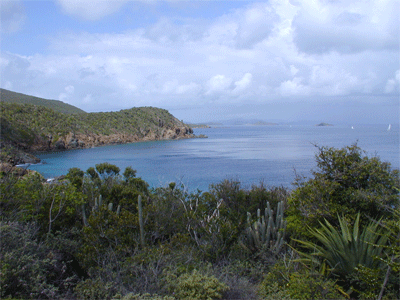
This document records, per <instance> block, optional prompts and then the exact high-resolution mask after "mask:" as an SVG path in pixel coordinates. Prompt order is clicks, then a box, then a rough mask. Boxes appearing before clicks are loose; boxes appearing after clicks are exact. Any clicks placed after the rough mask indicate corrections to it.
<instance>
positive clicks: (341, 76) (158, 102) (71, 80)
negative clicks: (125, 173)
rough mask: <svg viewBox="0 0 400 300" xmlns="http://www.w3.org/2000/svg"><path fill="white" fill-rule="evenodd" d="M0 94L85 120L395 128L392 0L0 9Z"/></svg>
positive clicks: (152, 1)
mask: <svg viewBox="0 0 400 300" xmlns="http://www.w3.org/2000/svg"><path fill="white" fill-rule="evenodd" d="M0 5H1V6H0V9H1V19H0V20H1V36H0V38H1V44H0V49H1V53H0V70H1V87H2V88H6V89H9V90H12V91H16V92H20V93H25V94H29V95H34V96H38V97H43V98H46V99H56V100H61V101H64V102H66V103H69V104H72V105H75V106H77V107H80V108H82V109H84V110H85V111H88V112H91V111H110V110H112V111H115V110H120V109H125V108H130V107H133V106H156V107H162V108H165V109H168V110H169V111H170V112H171V113H173V114H174V115H175V116H176V117H178V118H179V119H183V120H184V121H187V122H202V121H213V120H224V119H235V118H244V119H260V120H266V121H268V120H282V121H298V120H315V121H325V122H330V123H334V124H335V123H336V124H337V123H354V122H357V123H398V122H399V95H400V92H399V89H400V61H399V26H400V23H399V19H400V16H399V11H400V9H399V6H400V5H399V1H397V0H392V1H390V0H379V1H378V0H376V1H374V0H371V1H347V0H346V1H344V0H343V1H327V0H321V1H316V0H303V1H297V0H273V1H212V0H210V1H183V0H180V1H179V0H170V1H157V0H147V1H146V0H142V1H84V0H57V1H32V0H31V1H16V0H12V1H7V0H6V1H1V2H0Z"/></svg>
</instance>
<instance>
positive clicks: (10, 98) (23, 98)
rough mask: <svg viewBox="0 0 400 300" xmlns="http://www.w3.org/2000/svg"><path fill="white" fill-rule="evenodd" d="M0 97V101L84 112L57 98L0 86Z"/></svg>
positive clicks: (67, 111)
mask: <svg viewBox="0 0 400 300" xmlns="http://www.w3.org/2000/svg"><path fill="white" fill-rule="evenodd" d="M0 99H1V102H6V103H16V104H33V105H40V106H44V107H47V108H50V109H52V110H54V111H57V112H60V113H65V114H80V113H85V111H83V110H81V109H80V108H77V107H75V106H73V105H70V104H67V103H64V102H62V101H59V100H46V99H42V98H38V97H34V96H29V95H25V94H21V93H16V92H12V91H9V90H5V89H1V88H0Z"/></svg>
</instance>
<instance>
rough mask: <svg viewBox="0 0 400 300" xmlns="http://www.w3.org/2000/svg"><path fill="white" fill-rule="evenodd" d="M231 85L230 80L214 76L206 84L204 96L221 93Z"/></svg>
mask: <svg viewBox="0 0 400 300" xmlns="http://www.w3.org/2000/svg"><path fill="white" fill-rule="evenodd" d="M231 83H232V79H230V78H227V77H225V75H215V76H213V77H212V78H210V80H209V81H208V82H207V91H206V95H211V94H215V93H222V92H224V91H226V90H227V89H228V88H229V87H230V85H231Z"/></svg>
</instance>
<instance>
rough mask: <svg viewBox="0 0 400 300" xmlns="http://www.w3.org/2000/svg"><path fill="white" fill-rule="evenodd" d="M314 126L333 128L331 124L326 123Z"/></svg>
mask: <svg viewBox="0 0 400 300" xmlns="http://www.w3.org/2000/svg"><path fill="white" fill-rule="evenodd" d="M315 126H333V125H332V124H328V123H324V122H322V123H319V124H317V125H315Z"/></svg>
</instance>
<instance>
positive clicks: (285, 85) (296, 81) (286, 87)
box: [277, 77, 310, 97]
mask: <svg viewBox="0 0 400 300" xmlns="http://www.w3.org/2000/svg"><path fill="white" fill-rule="evenodd" d="M302 82H303V78H301V77H295V78H293V79H292V80H286V81H284V82H282V83H281V85H280V86H279V87H278V89H277V91H278V93H279V94H280V95H281V96H283V97H290V96H308V95H309V94H310V87H308V86H306V85H304V84H303V83H302Z"/></svg>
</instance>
